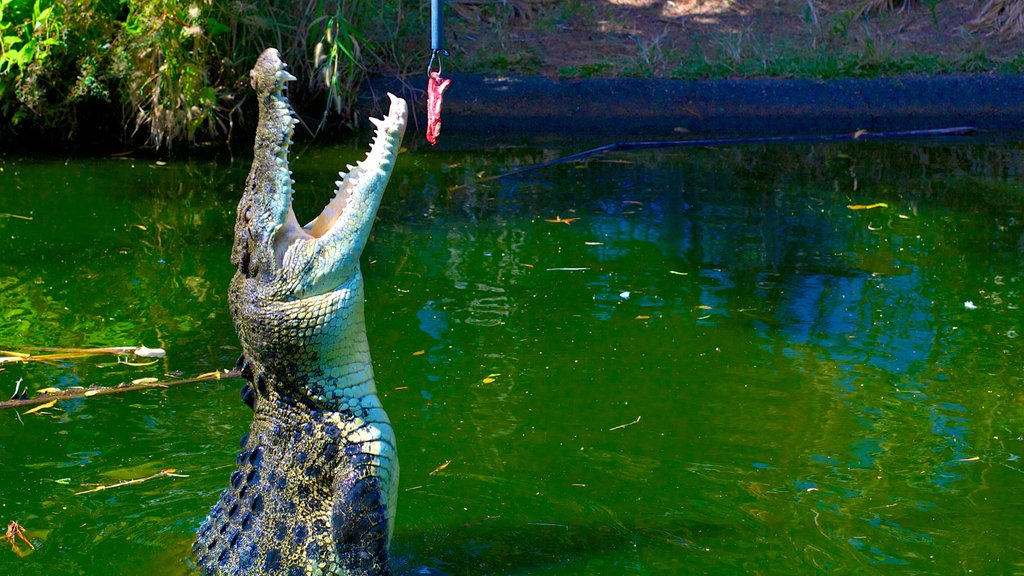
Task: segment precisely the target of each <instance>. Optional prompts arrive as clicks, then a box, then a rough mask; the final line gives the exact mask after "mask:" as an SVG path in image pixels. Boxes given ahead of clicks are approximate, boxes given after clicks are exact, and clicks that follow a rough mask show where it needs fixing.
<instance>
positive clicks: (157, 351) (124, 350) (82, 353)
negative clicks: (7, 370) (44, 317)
mask: <svg viewBox="0 0 1024 576" xmlns="http://www.w3.org/2000/svg"><path fill="white" fill-rule="evenodd" d="M31 350H38V351H40V352H47V354H26V353H24V352H11V351H8V350H0V354H3V356H0V364H6V363H9V362H51V361H54V360H70V359H72V358H85V357H87V356H100V355H115V356H127V355H133V356H138V357H140V358H163V357H164V356H166V355H167V352H165V351H164V349H163V348H146V347H145V346H115V347H113V348H31Z"/></svg>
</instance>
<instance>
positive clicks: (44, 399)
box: [0, 370, 241, 410]
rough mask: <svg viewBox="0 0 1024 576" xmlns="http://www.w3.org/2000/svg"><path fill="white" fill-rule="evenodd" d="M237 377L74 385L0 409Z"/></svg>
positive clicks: (208, 375)
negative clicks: (86, 385)
mask: <svg viewBox="0 0 1024 576" xmlns="http://www.w3.org/2000/svg"><path fill="white" fill-rule="evenodd" d="M239 377H241V373H240V372H239V371H238V370H224V371H220V372H207V373H206V374H200V375H199V376H196V377H195V378H185V379H183V380H166V381H164V382H158V381H152V380H146V379H139V380H137V381H135V382H133V383H131V384H121V385H118V386H114V387H110V388H107V387H103V386H95V385H93V386H90V387H88V388H83V387H80V386H76V387H74V388H68V389H66V390H60V391H57V392H45V393H40V394H38V395H36V396H33V397H32V398H12V399H10V400H3V401H0V410H3V409H5V408H24V407H26V406H35V405H36V404H47V403H49V402H54V401H57V402H62V401H64V400H71V399H74V398H87V397H90V396H102V395H106V394H117V393H119V392H133V391H135V390H149V389H150V388H169V387H171V386H175V385H178V384H191V383H193V382H205V381H207V380H221V379H223V378H239Z"/></svg>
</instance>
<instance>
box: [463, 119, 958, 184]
mask: <svg viewBox="0 0 1024 576" xmlns="http://www.w3.org/2000/svg"><path fill="white" fill-rule="evenodd" d="M977 132H978V130H977V129H976V128H974V127H973V126H957V127H955V128H935V129H931V130H896V131H892V132H868V131H867V130H857V131H856V132H850V133H846V134H821V135H804V136H762V137H753V138H720V139H710V140H708V139H704V140H663V141H653V142H615V143H612V144H605V145H604V146H600V147H598V148H591V149H590V150H585V151H583V152H578V153H576V154H571V155H569V156H563V157H561V158H555V159H554V160H550V161H548V162H542V163H540V164H534V165H532V166H525V167H523V168H518V169H516V170H513V171H511V172H506V173H504V174H498V175H496V176H488V177H486V178H481V179H480V180H478V182H486V181H488V180H498V179H502V178H511V177H512V176H518V175H520V174H523V173H525V172H531V171H533V170H540V169H541V168H547V167H549V166H556V165H558V164H565V163H567V162H577V161H579V160H585V159H587V158H589V157H591V156H596V155H598V154H605V153H608V152H624V151H629V150H650V149H653V148H690V147H693V146H705V147H706V146H735V145H738V144H797V143H800V144H805V143H815V142H849V141H853V142H866V141H878V140H900V139H909V138H940V137H949V136H971V135H973V134H976V133H977Z"/></svg>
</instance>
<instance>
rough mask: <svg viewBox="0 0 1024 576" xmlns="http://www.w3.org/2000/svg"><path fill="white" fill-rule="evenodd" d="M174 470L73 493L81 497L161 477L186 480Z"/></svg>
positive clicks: (184, 475)
mask: <svg viewBox="0 0 1024 576" xmlns="http://www.w3.org/2000/svg"><path fill="white" fill-rule="evenodd" d="M174 472H175V469H174V468H168V469H166V470H161V471H159V472H157V473H156V474H153V475H152V476H146V477H145V478H135V479H134V480H125V481H124V482H118V483H117V484H109V485H102V484H101V485H99V486H96V487H95V488H91V489H89V490H83V491H81V492H75V496H81V495H82V494H89V493H91V492H100V491H102V490H110V489H111V488H120V487H121V486H128V485H129V484H141V483H143V482H145V481H147V480H152V479H153V478H160V477H161V476H173V477H175V478H188V474H175V473H174ZM83 486H89V484H83Z"/></svg>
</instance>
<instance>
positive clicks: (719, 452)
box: [0, 142, 1024, 574]
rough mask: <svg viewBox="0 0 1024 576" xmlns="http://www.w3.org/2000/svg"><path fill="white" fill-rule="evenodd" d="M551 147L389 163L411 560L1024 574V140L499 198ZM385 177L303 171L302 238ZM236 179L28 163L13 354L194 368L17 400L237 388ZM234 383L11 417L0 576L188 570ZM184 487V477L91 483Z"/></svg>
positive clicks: (373, 285) (617, 569)
mask: <svg viewBox="0 0 1024 576" xmlns="http://www.w3.org/2000/svg"><path fill="white" fill-rule="evenodd" d="M559 153H560V149H559V145H558V144H555V145H552V146H549V147H539V146H538V147H523V148H513V149H506V150H499V151H490V152H485V153H481V152H477V151H470V152H439V151H437V150H430V151H416V150H413V151H410V152H409V153H407V154H405V155H404V156H403V158H402V160H401V161H400V162H399V164H398V167H397V168H396V172H395V174H394V176H393V179H392V185H391V187H390V189H389V192H388V196H387V197H386V199H385V201H384V204H383V206H382V208H381V213H380V217H379V219H378V223H377V224H376V227H375V232H374V237H373V239H372V241H371V244H370V246H369V247H368V249H367V252H366V254H365V257H364V274H365V276H366V281H367V315H368V318H367V321H368V329H369V331H370V338H371V345H372V346H373V350H374V359H375V362H376V372H377V377H378V382H379V385H380V388H381V391H382V394H383V395H384V396H385V400H384V401H385V404H386V406H387V408H388V411H389V413H390V415H391V417H392V420H393V421H394V423H395V426H396V430H397V433H398V438H399V444H400V451H401V455H402V486H401V488H400V490H401V497H400V499H399V519H398V523H397V534H396V537H395V552H396V556H397V562H398V564H399V566H400V567H402V568H404V569H413V568H417V567H422V566H429V567H432V568H435V569H437V570H443V571H445V572H447V573H450V574H679V573H704V572H706V573H720V574H735V573H762V574H776V573H796V574H817V573H857V574H861V573H896V572H898V573H907V572H910V573H921V574H948V573H954V572H963V571H967V570H973V571H974V572H975V573H1012V572H1013V571H1014V570H1019V568H1020V565H1021V562H1024V555H1022V552H1021V550H1019V549H1018V548H1015V547H1014V546H1012V545H1010V544H1009V543H1010V542H1012V541H1014V538H1015V535H1016V534H1017V533H1018V532H1019V522H1018V520H1017V519H1016V518H1015V516H1014V515H1013V514H1012V513H1010V512H1009V511H1012V510H1018V509H1022V506H1024V496H1022V491H1021V490H1020V486H1021V483H1022V481H1024V464H1022V462H1021V455H1022V453H1024V437H1022V435H1021V434H1022V433H1021V430H1022V425H1024V401H1022V398H1024V396H1022V395H1021V392H1020V389H1021V384H1022V382H1024V360H1022V359H1024V350H1022V344H1021V342H1022V339H1021V338H1019V332H1020V331H1021V326H1022V325H1024V322H1022V320H1024V312H1022V311H1021V305H1022V284H1024V182H1022V180H1021V179H1022V176H1024V150H1022V148H1021V146H1020V145H1019V144H1017V143H1015V142H1009V143H973V144H960V145H955V146H948V145H900V144H889V145H880V144H871V145H855V146H800V147H791V148H772V147H736V148H729V149H707V150H688V151H685V152H680V151H662V152H644V153H643V154H622V155H615V156H609V157H606V158H599V159H594V160H592V161H590V162H589V163H586V164H580V165H566V166H559V167H556V168H552V169H548V170H546V171H544V172H537V173H532V174H528V175H524V176H522V177H519V178H517V179H515V180H507V181H489V182H481V181H480V175H488V174H495V173H500V172H502V171H504V170H506V169H509V168H511V167H513V166H516V165H521V164H528V163H532V162H538V161H542V160H544V159H546V158H550V157H552V156H554V155H557V154H559ZM358 154H359V151H358V149H357V148H356V147H355V146H351V145H346V146H344V147H335V148H319V149H310V150H308V151H307V152H306V153H305V154H304V155H303V156H302V157H300V158H298V159H297V160H296V161H295V162H294V165H293V168H294V170H295V177H296V180H297V184H296V188H297V189H298V196H297V198H296V204H297V206H296V209H297V212H299V214H300V219H301V218H302V216H303V215H309V214H312V213H313V212H314V211H315V210H316V207H317V206H318V205H320V204H322V202H323V201H324V198H325V195H326V194H327V190H328V189H329V187H330V185H329V183H330V182H331V181H333V180H334V176H333V174H332V173H331V167H333V166H343V165H344V164H345V163H346V162H350V161H352V160H353V159H355V158H357V156H358ZM244 164H245V162H244V161H239V162H237V163H236V164H235V165H231V166H217V165H213V164H186V163H183V164H173V163H172V164H170V165H157V164H155V163H147V162H145V161H138V160H69V161H63V160H62V161H59V162H49V161H43V160H11V159H8V160H6V161H5V162H3V163H2V167H3V171H2V172H0V213H3V214H5V215H17V216H22V217H23V218H18V217H10V216H5V217H2V218H0V237H3V238H5V241H6V242H8V244H7V249H6V250H4V251H3V255H2V256H0V304H2V306H0V314H3V320H4V321H3V322H2V323H0V349H16V350H17V349H21V348H27V347H29V346H74V347H83V346H110V345H132V344H146V345H149V346H161V347H164V348H166V349H167V350H168V352H169V354H168V357H167V358H166V359H165V360H163V361H161V362H160V363H158V364H156V365H152V366H146V367H136V366H128V365H125V364H123V363H118V362H116V361H115V360H114V359H110V358H95V359H89V360H87V361H76V362H61V363H54V364H44V363H38V364H31V365H28V364H18V365H15V364H6V365H0V368H2V370H0V391H5V390H11V391H13V389H14V386H15V383H16V382H18V381H19V380H20V381H21V384H19V386H21V385H25V386H28V387H29V388H30V389H32V390H38V389H41V388H43V387H47V386H57V387H67V386H74V385H87V384H93V383H99V384H104V385H115V384H117V383H119V382H122V381H130V380H133V379H136V378H140V377H159V378H166V377H167V376H165V375H167V374H186V375H192V374H197V373H200V372H206V371H208V370H212V369H215V368H224V367H228V366H230V365H231V364H232V363H233V361H234V358H235V357H236V356H237V354H238V352H239V350H238V347H237V341H236V339H235V336H234V333H233V330H232V327H231V324H230V320H229V319H228V316H227V310H226V301H225V292H226V285H227V282H228V279H229V277H230V275H231V273H232V270H231V269H230V265H229V264H228V252H229V246H230V235H231V230H232V218H233V214H234V204H235V202H236V197H237V191H238V187H239V186H240V184H241V182H242V181H243V179H244V174H245V171H246V169H247V167H246V166H245V165H244ZM874 203H885V204H886V205H887V206H886V207H880V208H873V209H864V210H854V209H851V208H849V207H848V206H850V205H870V204H874ZM26 218H31V219H26ZM237 387H238V383H237V382H225V383H215V384H210V385H205V386H201V387H200V386H196V387H180V388H170V389H167V390H160V391H152V392H145V393H137V394H135V395H128V394H126V395H123V396H111V397H105V398H102V399H98V398H93V399H86V400H78V401H74V402H67V403H64V404H61V405H58V406H55V407H52V408H48V409H46V410H43V411H40V412H38V413H34V414H22V415H18V414H15V413H14V412H10V411H8V412H4V413H0V417H3V418H5V423H4V425H3V426H2V427H0V459H2V463H3V466H4V470H5V474H4V479H5V481H4V483H3V484H2V486H0V505H2V507H0V510H2V511H3V514H2V518H0V520H4V521H10V520H15V519H16V520H18V521H19V522H20V523H21V524H22V525H23V526H25V527H26V529H27V530H28V531H29V534H30V535H31V536H32V537H33V539H34V540H35V541H36V542H37V543H38V544H40V548H39V550H37V551H36V552H34V553H32V554H31V555H29V556H28V557H26V558H23V559H19V558H17V557H16V556H15V555H13V554H6V555H5V554H2V553H0V572H3V573H14V574H16V573H26V574H35V573H41V572H40V571H43V572H46V573H64V574H94V573H126V574H128V573H139V572H141V571H145V570H149V571H153V570H156V571H157V572H160V573H164V572H166V570H165V569H164V568H165V567H166V566H169V565H174V566H179V567H180V571H181V572H183V571H184V570H185V568H184V567H185V562H184V560H183V559H184V558H185V556H187V550H188V543H189V541H190V538H191V534H192V532H193V530H194V528H195V526H196V525H197V524H198V522H199V520H200V519H201V518H202V517H203V516H204V515H205V513H206V511H207V510H208V508H209V505H210V504H211V503H212V502H213V501H214V500H215V499H216V494H217V493H218V491H219V490H220V488H221V487H222V486H223V485H224V483H225V482H226V480H227V475H228V473H229V471H230V466H231V463H232V461H233V458H234V454H233V451H234V450H235V449H236V446H237V440H238V438H239V437H240V436H241V435H242V433H243V432H244V429H245V427H246V425H247V424H246V421H247V418H248V417H249V415H248V414H247V411H246V409H244V407H243V406H242V405H241V403H240V402H239V401H238V395H237ZM445 462H449V464H448V465H447V466H446V467H444V468H443V469H439V468H440V467H441V466H442V465H443V464H444V463H445ZM166 468H176V469H178V470H179V471H181V472H182V473H184V474H187V475H188V477H187V478H175V479H171V478H160V479H156V480H153V481H151V482H146V483H143V484H140V485H137V486H130V487H124V488H119V489H116V490H110V491H105V492H100V493H96V494H88V495H79V496H76V495H74V492H77V491H80V490H81V489H82V488H81V486H82V485H83V484H88V483H101V484H102V483H108V484H109V483H113V482H117V481H120V480H124V479H130V478H137V477H143V476H147V475H150V474H153V473H154V472H157V471H159V470H162V469H166ZM126 550H132V554H125V551H126Z"/></svg>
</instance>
